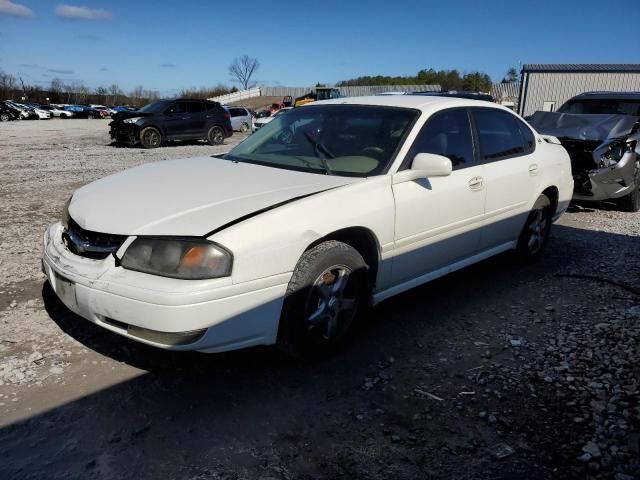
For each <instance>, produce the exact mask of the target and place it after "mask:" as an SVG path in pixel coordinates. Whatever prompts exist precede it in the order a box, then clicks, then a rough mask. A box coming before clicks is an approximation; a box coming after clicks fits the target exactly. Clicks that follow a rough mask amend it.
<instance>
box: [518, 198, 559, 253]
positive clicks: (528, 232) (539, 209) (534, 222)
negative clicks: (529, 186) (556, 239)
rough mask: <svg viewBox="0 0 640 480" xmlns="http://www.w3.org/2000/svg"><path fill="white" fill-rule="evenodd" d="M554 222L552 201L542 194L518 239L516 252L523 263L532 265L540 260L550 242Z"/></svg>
mask: <svg viewBox="0 0 640 480" xmlns="http://www.w3.org/2000/svg"><path fill="white" fill-rule="evenodd" d="M552 220H553V205H552V204H551V200H549V197H547V196H546V195H545V194H541V195H540V196H539V197H538V199H537V200H536V202H535V203H534V204H533V208H532V209H531V213H529V216H528V218H527V222H526V223H525V224H524V227H523V229H522V232H520V237H519V238H518V245H517V247H516V252H517V255H518V258H519V259H520V260H521V261H523V262H526V263H530V262H535V261H537V260H539V259H540V257H541V256H542V252H544V249H545V247H546V246H547V243H548V240H549V232H550V231H551V223H552Z"/></svg>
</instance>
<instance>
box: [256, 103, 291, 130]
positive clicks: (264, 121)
mask: <svg viewBox="0 0 640 480" xmlns="http://www.w3.org/2000/svg"><path fill="white" fill-rule="evenodd" d="M292 108H293V107H284V108H281V109H280V110H278V111H277V112H276V113H274V114H273V115H271V116H270V117H263V118H257V119H255V120H254V121H253V127H252V131H254V132H255V131H256V130H258V129H259V128H262V127H264V126H265V125H266V124H267V123H270V122H271V121H272V120H273V119H274V118H276V117H277V116H278V115H281V114H282V113H284V112H286V111H288V110H291V109H292Z"/></svg>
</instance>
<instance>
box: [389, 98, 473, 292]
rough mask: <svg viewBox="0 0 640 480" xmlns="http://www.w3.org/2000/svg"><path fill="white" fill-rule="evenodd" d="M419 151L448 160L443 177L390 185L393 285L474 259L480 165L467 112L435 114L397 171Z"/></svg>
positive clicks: (451, 111) (409, 162) (460, 109)
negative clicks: (393, 222) (393, 226)
mask: <svg viewBox="0 0 640 480" xmlns="http://www.w3.org/2000/svg"><path fill="white" fill-rule="evenodd" d="M418 153H436V154H439V155H444V156H446V157H448V158H449V159H450V160H451V163H452V165H453V171H452V173H451V175H449V176H447V177H433V178H427V179H419V180H415V181H411V182H404V183H399V184H396V185H393V194H394V197H395V200H396V232H395V252H396V253H395V255H394V258H393V266H392V281H393V283H396V284H397V283H402V282H404V281H407V280H410V279H412V278H415V277H419V276H421V275H424V274H427V273H429V272H432V271H435V270H438V269H441V268H446V267H448V266H449V265H450V264H452V263H455V262H456V261H459V260H462V259H464V258H466V257H469V256H471V255H473V254H474V253H475V252H476V250H477V247H478V242H479V239H480V232H481V228H482V220H483V215H484V200H485V189H484V183H483V182H484V180H483V175H484V173H483V171H484V166H483V165H482V164H481V163H478V162H477V161H476V156H475V152H474V142H473V138H472V129H471V119H470V117H469V113H468V111H467V109H466V108H454V109H449V110H444V111H441V112H438V113H436V114H434V115H433V116H432V117H431V118H429V119H428V120H427V122H426V123H425V125H424V126H423V127H422V129H421V131H420V133H419V134H418V136H417V137H416V139H415V141H414V143H413V145H412V147H411V149H410V150H409V153H408V154H407V157H406V159H405V162H404V163H403V166H402V168H401V169H404V168H408V167H409V166H410V164H411V161H412V160H413V157H415V155H417V154H418Z"/></svg>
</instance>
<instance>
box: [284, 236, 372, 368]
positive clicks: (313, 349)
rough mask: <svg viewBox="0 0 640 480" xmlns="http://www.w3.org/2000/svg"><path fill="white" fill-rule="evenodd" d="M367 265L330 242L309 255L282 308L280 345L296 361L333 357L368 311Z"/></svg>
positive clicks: (348, 248)
mask: <svg viewBox="0 0 640 480" xmlns="http://www.w3.org/2000/svg"><path fill="white" fill-rule="evenodd" d="M368 293H369V285H368V266H367V264H366V263H365V261H364V259H363V258H362V256H361V255H360V253H358V251H357V250H355V249H354V248H353V247H351V246H349V245H347V244H345V243H342V242H337V241H334V240H330V241H327V242H324V243H321V244H320V245H318V246H316V247H314V248H312V249H310V250H308V251H306V252H305V253H304V254H303V255H302V257H301V258H300V260H299V261H298V264H297V265H296V268H295V270H294V272H293V275H292V277H291V280H290V281H289V286H288V287H287V292H286V294H285V298H284V304H283V306H282V313H281V316H280V326H279V329H278V345H279V347H280V348H281V349H282V350H283V351H285V353H287V354H290V355H293V356H296V357H315V356H318V355H324V354H327V353H331V352H332V351H334V350H335V349H336V348H337V347H338V346H340V345H341V344H343V343H344V342H345V340H346V339H347V338H348V337H349V335H350V333H351V332H352V330H353V326H354V323H355V320H356V317H357V315H358V313H359V312H360V311H361V310H362V309H363V308H364V307H365V306H366V299H367V294H368Z"/></svg>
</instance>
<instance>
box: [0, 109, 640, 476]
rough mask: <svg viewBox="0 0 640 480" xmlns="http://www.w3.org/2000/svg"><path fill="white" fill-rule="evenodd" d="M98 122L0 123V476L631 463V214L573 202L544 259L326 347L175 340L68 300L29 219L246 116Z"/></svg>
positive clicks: (442, 471)
mask: <svg viewBox="0 0 640 480" xmlns="http://www.w3.org/2000/svg"><path fill="white" fill-rule="evenodd" d="M106 124H107V122H106V121H102V120H67V121H65V120H51V121H34V122H12V123H9V124H0V162H1V164H2V168H1V169H0V195H1V196H0V199H1V201H0V227H1V228H0V247H1V248H0V271H1V272H2V275H0V445H1V446H2V448H0V478H15V479H19V478H33V479H63V478H64V479H75V478H87V477H90V478H96V479H128V478H131V479H139V478H175V479H192V480H196V479H209V478H211V479H213V478H225V479H227V478H228V479H245V478H247V479H250V478H263V479H267V478H269V479H316V478H345V479H351V478H372V479H389V478H398V479H400V478H426V479H429V478H456V479H516V478H517V479H551V478H559V479H564V478H571V479H585V478H593V479H610V478H614V479H615V480H630V479H640V404H639V401H638V399H639V398H640V385H639V383H640V371H639V367H638V363H637V358H638V354H639V353H640V347H639V342H640V255H638V251H639V250H640V239H639V237H640V214H629V213H621V212H617V211H615V210H614V209H612V208H611V207H610V206H607V205H598V206H595V207H573V208H572V209H571V211H570V212H569V213H567V214H566V215H564V216H563V217H562V219H561V220H560V221H559V222H558V224H556V225H555V226H554V229H553V233H552V239H551V244H550V248H549V249H548V250H547V252H546V254H545V256H544V258H543V260H542V261H541V262H540V263H538V264H535V265H532V266H526V267H523V266H519V265H517V264H514V262H513V258H512V257H511V256H510V255H508V254H505V255H501V256H498V257H496V258H493V259H490V260H487V261H485V262H482V263H480V264H478V265H475V266H473V267H470V268H468V269H465V270H463V271H460V272H457V273H455V274H453V275H451V276H449V277H447V278H443V279H440V280H438V281H435V282H432V283H430V284H428V285H425V286H423V287H420V288H417V289H414V290H412V291H410V292H407V293H405V294H402V295H399V296H397V297H395V298H393V299H390V300H388V301H386V302H384V303H383V304H381V305H380V306H378V307H376V308H375V309H373V310H372V311H371V313H370V314H369V315H368V318H367V319H366V320H367V321H366V322H365V324H364V325H363V326H362V328H361V331H360V332H358V333H359V335H358V336H357V339H356V342H354V343H353V344H352V345H350V346H349V348H348V349H347V350H345V351H343V352H341V353H339V354H338V355H336V356H335V357H333V358H331V359H328V360H325V361H323V362H321V363H315V364H311V365H300V364H296V363H294V362H291V361H289V360H287V359H285V358H282V357H281V356H279V355H278V354H277V353H276V352H274V351H272V350H271V349H267V348H261V349H253V350H249V351H244V352H236V353H231V354H224V355H202V354H195V353H189V354H173V353H168V352H163V351H158V350H155V349H151V348H148V347H145V346H142V345H138V344H136V343H133V342H130V341H128V340H126V339H122V338H121V337H118V336H116V335H113V334H110V333H109V332H105V331H103V330H101V329H99V328H98V327H96V326H94V325H92V324H90V323H88V322H86V321H83V320H82V319H80V318H78V317H76V316H75V315H73V314H72V313H70V312H69V311H68V310H67V309H66V308H64V306H62V305H61V304H60V303H59V302H58V301H57V299H56V298H55V295H53V294H52V293H51V290H50V289H49V288H48V286H47V285H46V284H43V276H42V274H41V273H40V267H39V256H40V249H41V247H40V241H41V240H40V239H41V234H42V232H43V230H44V228H45V227H46V225H47V224H48V223H50V222H52V221H54V220H55V219H56V218H57V217H58V216H59V212H60V209H61V207H62V205H63V203H64V202H65V200H66V199H67V198H68V197H69V195H70V194H71V192H72V191H73V190H74V189H75V188H77V187H78V186H80V185H83V184H85V183H87V182H89V181H92V180H94V179H97V178H100V177H102V176H104V175H107V174H109V173H111V172H115V171H119V170H122V169H124V168H127V167H131V166H135V165H139V164H141V163H143V162H148V161H156V160H164V159H170V158H180V157H188V156H194V155H202V154H211V153H218V152H220V151H223V149H226V148H228V147H229V146H231V145H232V144H234V143H235V142H237V141H238V139H240V138H241V137H240V136H239V135H237V134H236V135H234V137H232V138H231V139H229V140H227V142H226V143H227V145H224V146H223V147H211V146H208V145H205V144H190V145H175V146H168V147H164V148H160V149H157V150H152V151H146V150H141V149H128V148H127V149H124V148H116V147H113V146H111V145H110V144H109V139H108V136H107V125H106Z"/></svg>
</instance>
